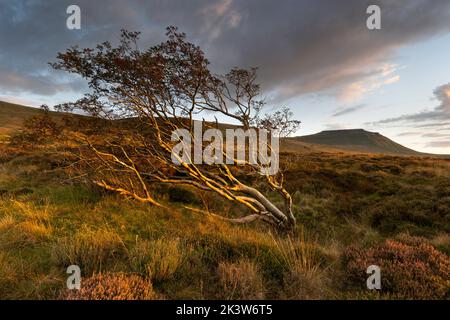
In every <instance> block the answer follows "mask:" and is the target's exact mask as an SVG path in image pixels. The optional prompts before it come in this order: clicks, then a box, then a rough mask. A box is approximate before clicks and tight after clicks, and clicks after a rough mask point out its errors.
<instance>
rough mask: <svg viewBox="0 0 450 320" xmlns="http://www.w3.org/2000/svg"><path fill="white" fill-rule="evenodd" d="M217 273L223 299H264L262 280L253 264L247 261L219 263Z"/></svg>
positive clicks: (257, 268)
mask: <svg viewBox="0 0 450 320" xmlns="http://www.w3.org/2000/svg"><path fill="white" fill-rule="evenodd" d="M217 273H218V276H219V283H220V288H221V292H222V293H221V296H222V298H223V299H227V300H236V299H245V300H254V299H264V294H265V288H264V283H263V278H262V275H261V273H260V270H259V267H258V266H257V265H256V263H255V262H253V261H251V260H247V259H240V260H238V261H237V262H236V263H231V262H227V261H225V262H220V263H219V266H218V268H217Z"/></svg>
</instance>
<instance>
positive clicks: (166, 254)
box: [129, 238, 191, 282]
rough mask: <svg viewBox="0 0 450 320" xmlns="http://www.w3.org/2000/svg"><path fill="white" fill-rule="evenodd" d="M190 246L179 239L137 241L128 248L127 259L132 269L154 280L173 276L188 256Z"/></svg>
mask: <svg viewBox="0 0 450 320" xmlns="http://www.w3.org/2000/svg"><path fill="white" fill-rule="evenodd" d="M190 251H191V248H190V247H189V246H187V245H185V244H182V243H181V241H180V240H179V239H164V238H163V239H156V240H150V241H149V240H144V241H137V242H136V245H135V246H134V247H133V248H132V249H131V250H130V253H129V261H130V265H131V268H132V270H133V271H135V272H140V273H141V274H145V275H147V276H148V277H149V278H150V279H151V280H152V281H154V282H162V281H164V280H169V279H171V278H173V275H174V274H175V272H176V271H177V270H178V268H179V267H180V266H181V264H182V263H183V262H184V261H185V260H186V258H187V257H188V256H189V253H190Z"/></svg>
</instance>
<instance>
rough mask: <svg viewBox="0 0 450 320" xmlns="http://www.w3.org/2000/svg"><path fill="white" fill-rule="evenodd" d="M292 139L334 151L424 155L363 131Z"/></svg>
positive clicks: (377, 134) (329, 131)
mask: <svg viewBox="0 0 450 320" xmlns="http://www.w3.org/2000/svg"><path fill="white" fill-rule="evenodd" d="M293 139H295V140H298V141H301V142H304V143H308V144H314V145H323V146H329V147H332V148H334V149H342V150H347V151H353V152H363V153H384V154H398V155H425V154H424V153H421V152H418V151H415V150H412V149H409V148H407V147H404V146H402V145H401V144H398V143H396V142H394V141H392V140H391V139H389V138H387V137H385V136H383V135H381V134H379V133H378V132H370V131H366V130H364V129H346V130H326V131H322V132H319V133H316V134H311V135H307V136H301V137H295V138H293Z"/></svg>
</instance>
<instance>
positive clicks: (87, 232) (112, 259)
mask: <svg viewBox="0 0 450 320" xmlns="http://www.w3.org/2000/svg"><path fill="white" fill-rule="evenodd" d="M125 251H126V248H125V244H124V243H123V241H122V239H121V237H120V236H119V235H118V234H117V233H116V232H114V231H112V230H109V229H97V230H93V229H90V228H88V227H82V228H81V229H80V230H79V231H77V232H76V233H75V234H74V235H73V236H72V237H63V238H59V239H58V240H57V241H56V243H55V244H54V245H53V248H52V258H53V261H54V263H56V264H57V265H59V266H61V267H65V268H67V267H68V266H69V265H78V266H79V267H80V268H81V271H82V273H83V274H85V275H91V274H93V273H94V272H100V271H102V270H104V269H107V268H108V267H109V266H110V265H111V264H114V263H116V262H117V261H118V260H119V259H120V258H121V257H123V256H124V255H125Z"/></svg>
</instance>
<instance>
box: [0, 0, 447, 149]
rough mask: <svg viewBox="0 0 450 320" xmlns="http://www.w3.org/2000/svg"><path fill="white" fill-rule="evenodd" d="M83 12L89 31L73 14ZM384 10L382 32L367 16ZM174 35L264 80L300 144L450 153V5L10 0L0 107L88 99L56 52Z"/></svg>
mask: <svg viewBox="0 0 450 320" xmlns="http://www.w3.org/2000/svg"><path fill="white" fill-rule="evenodd" d="M71 4H77V5H78V6H79V7H80V8H81V30H68V29H67V27H66V19H67V17H68V15H67V13H66V9H67V7H68V6H69V5H71ZM370 4H377V5H379V6H380V8H381V25H382V29H381V30H368V29H367V27H366V19H367V18H368V16H369V15H368V14H367V13H366V9H367V7H368V6H369V5H370ZM168 25H175V26H178V27H179V28H180V30H181V31H184V32H186V33H187V35H188V38H189V40H191V41H192V42H195V43H197V44H199V45H200V46H201V47H202V48H204V50H205V52H206V54H207V56H208V58H209V60H210V61H211V63H212V68H213V70H214V71H215V72H224V71H226V70H227V69H229V68H231V67H234V66H239V67H244V68H247V67H252V66H257V67H258V68H259V78H258V79H259V81H260V83H261V84H262V87H263V90H264V96H265V97H266V99H267V101H268V103H269V106H268V107H269V108H276V107H279V106H289V107H291V109H292V110H293V111H294V112H295V115H296V117H297V118H298V119H299V120H302V123H303V124H302V127H301V129H300V130H299V131H298V132H297V134H298V135H304V134H310V133H315V132H318V131H321V130H327V129H344V128H364V129H367V130H370V131H376V132H380V133H382V134H384V135H386V136H388V137H389V138H392V139H394V140H396V141H398V142H400V143H402V144H404V145H406V146H408V147H411V148H414V149H416V150H419V151H425V152H433V153H450V0H433V1H429V0H390V1H389V0H385V1H384V0H383V1H382V0H370V1H365V0H346V1H338V0H279V1H275V0H270V1H269V0H183V1H182V0H177V1H175V0H152V1H139V0H136V1H126V2H125V1H122V0H108V1H106V0H99V1H92V0H90V1H86V0H78V1H74V0H70V1H65V0H45V1H44V0H29V1H27V0H0V100H4V101H10V102H16V103H21V104H25V105H31V106H39V105H41V104H44V103H45V104H49V105H53V104H56V103H60V102H64V101H68V100H73V99H75V98H77V97H79V96H80V95H81V94H82V93H83V92H84V91H85V90H86V86H85V83H83V81H81V80H80V79H76V78H72V77H68V76H67V75H65V74H63V73H60V72H55V71H52V70H51V69H50V67H49V66H48V62H50V61H55V56H56V53H57V52H58V51H62V50H64V49H66V48H68V47H69V46H72V45H75V44H78V45H80V46H82V47H84V46H86V47H89V46H94V45H95V44H97V43H98V42H103V41H105V40H110V41H114V40H115V39H117V37H118V35H119V30H120V29H122V28H125V29H128V30H136V31H141V32H142V42H141V47H145V46H150V45H152V44H156V43H158V42H160V41H161V40H163V39H164V38H163V36H164V29H165V27H166V26H168Z"/></svg>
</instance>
